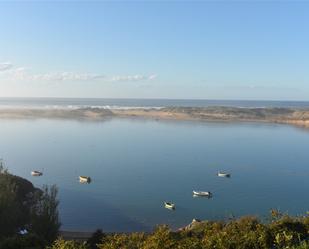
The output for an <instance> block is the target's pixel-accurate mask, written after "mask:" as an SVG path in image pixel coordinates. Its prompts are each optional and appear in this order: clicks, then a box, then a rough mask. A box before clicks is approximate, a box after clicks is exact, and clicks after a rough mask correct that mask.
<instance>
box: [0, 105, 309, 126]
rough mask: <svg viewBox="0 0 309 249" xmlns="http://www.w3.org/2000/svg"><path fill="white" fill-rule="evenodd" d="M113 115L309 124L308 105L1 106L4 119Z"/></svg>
mask: <svg viewBox="0 0 309 249" xmlns="http://www.w3.org/2000/svg"><path fill="white" fill-rule="evenodd" d="M112 117H121V118H146V119H155V120H176V121H181V120H192V121H194V120H196V121H208V122H212V121H215V122H267V123H282V124H291V125H295V126H299V127H305V128H309V109H308V108H271V107H265V108H249V107H245V108H244V107H222V106H218V107H163V108H142V107H141V108H116V109H106V108H90V107H87V108H73V109H70V108H46V109H43V108H42V109H34V108H1V109H0V118H2V119H36V118H46V119H73V120H74V119H75V120H89V121H96V120H104V119H107V118H112Z"/></svg>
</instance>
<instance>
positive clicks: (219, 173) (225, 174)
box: [217, 171, 231, 177]
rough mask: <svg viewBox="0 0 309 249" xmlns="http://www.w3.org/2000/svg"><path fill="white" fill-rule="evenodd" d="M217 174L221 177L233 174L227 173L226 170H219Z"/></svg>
mask: <svg viewBox="0 0 309 249" xmlns="http://www.w3.org/2000/svg"><path fill="white" fill-rule="evenodd" d="M217 176H219V177H230V176H231V174H230V173H226V172H220V171H219V172H218V173H217Z"/></svg>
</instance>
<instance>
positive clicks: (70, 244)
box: [46, 239, 89, 249]
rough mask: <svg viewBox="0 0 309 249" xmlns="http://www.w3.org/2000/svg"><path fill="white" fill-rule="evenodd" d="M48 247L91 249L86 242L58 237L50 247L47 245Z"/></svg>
mask: <svg viewBox="0 0 309 249" xmlns="http://www.w3.org/2000/svg"><path fill="white" fill-rule="evenodd" d="M46 249H89V247H88V246H87V243H86V242H77V241H73V240H69V241H66V240H63V239H57V240H56V241H54V243H53V244H52V245H51V246H50V247H47V248H46Z"/></svg>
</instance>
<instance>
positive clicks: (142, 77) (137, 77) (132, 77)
mask: <svg viewBox="0 0 309 249" xmlns="http://www.w3.org/2000/svg"><path fill="white" fill-rule="evenodd" d="M155 78H156V75H150V76H146V75H141V74H136V75H125V76H113V77H111V81H114V82H115V81H116V82H117V81H142V80H154V79H155Z"/></svg>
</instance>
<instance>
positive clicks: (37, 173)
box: [31, 170, 43, 176]
mask: <svg viewBox="0 0 309 249" xmlns="http://www.w3.org/2000/svg"><path fill="white" fill-rule="evenodd" d="M31 175H32V176H41V175H43V173H42V172H40V171H37V170H33V171H31Z"/></svg>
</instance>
